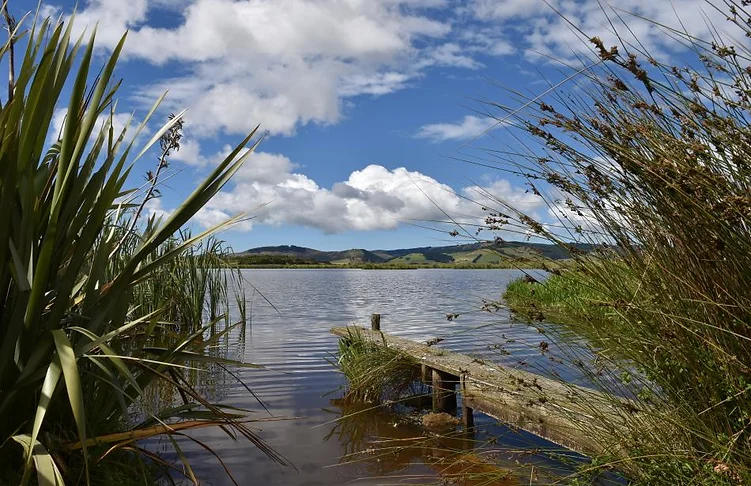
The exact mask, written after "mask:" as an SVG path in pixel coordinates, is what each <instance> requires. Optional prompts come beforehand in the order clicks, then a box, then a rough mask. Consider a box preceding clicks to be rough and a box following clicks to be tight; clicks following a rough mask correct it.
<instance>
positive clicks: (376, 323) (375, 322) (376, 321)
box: [370, 314, 381, 331]
mask: <svg viewBox="0 0 751 486" xmlns="http://www.w3.org/2000/svg"><path fill="white" fill-rule="evenodd" d="M370 329H371V330H373V331H380V330H381V314H372V315H371V316H370Z"/></svg>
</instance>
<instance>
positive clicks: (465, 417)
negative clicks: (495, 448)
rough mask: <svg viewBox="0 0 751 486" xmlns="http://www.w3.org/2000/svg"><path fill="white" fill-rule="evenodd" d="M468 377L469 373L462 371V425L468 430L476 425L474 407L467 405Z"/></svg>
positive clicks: (460, 381)
mask: <svg viewBox="0 0 751 486" xmlns="http://www.w3.org/2000/svg"><path fill="white" fill-rule="evenodd" d="M466 379H467V374H466V373H462V375H461V376H460V377H459V390H461V392H462V425H463V426H464V429H465V430H468V429H471V428H472V427H474V426H475V415H474V410H472V407H470V406H469V405H467V402H468V398H467V386H466V383H465V380H466Z"/></svg>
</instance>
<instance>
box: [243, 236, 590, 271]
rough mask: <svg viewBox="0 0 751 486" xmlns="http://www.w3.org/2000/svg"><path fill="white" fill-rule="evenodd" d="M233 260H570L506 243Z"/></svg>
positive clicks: (534, 246)
mask: <svg viewBox="0 0 751 486" xmlns="http://www.w3.org/2000/svg"><path fill="white" fill-rule="evenodd" d="M575 247H576V248H577V249H578V250H579V251H583V252H589V251H591V250H592V249H594V246H593V245H585V244H579V245H575ZM235 257H238V258H240V259H243V258H246V259H247V260H249V261H253V262H261V263H262V262H264V261H265V260H268V261H269V263H274V262H276V261H284V260H288V261H294V262H295V263H306V262H307V263H323V264H332V265H347V264H362V263H392V264H400V265H404V264H410V265H411V264H416V265H420V264H422V265H425V264H432V263H442V264H447V263H457V264H488V265H493V264H499V263H502V262H504V261H524V260H539V259H549V260H561V259H566V258H570V255H569V254H568V253H567V252H566V250H564V249H562V248H560V247H558V246H556V245H551V244H544V243H525V242H519V241H508V242H501V243H492V242H480V243H468V244H461V245H452V246H438V247H435V246H426V247H419V248H403V249H397V250H373V251H370V250H364V249H361V248H358V249H351V250H343V251H321V250H316V249H313V248H305V247H301V246H294V245H281V246H262V247H258V248H251V249H248V250H245V251H243V252H240V253H236V254H235Z"/></svg>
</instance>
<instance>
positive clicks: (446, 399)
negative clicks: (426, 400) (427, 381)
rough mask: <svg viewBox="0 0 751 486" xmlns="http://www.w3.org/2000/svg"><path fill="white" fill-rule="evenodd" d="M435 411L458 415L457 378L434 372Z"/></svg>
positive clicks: (437, 371) (448, 374) (438, 371)
mask: <svg viewBox="0 0 751 486" xmlns="http://www.w3.org/2000/svg"><path fill="white" fill-rule="evenodd" d="M432 381H433V411H434V412H446V413H450V414H454V413H456V376H454V375H452V374H450V373H446V372H444V371H440V370H436V369H434V370H433V377H432Z"/></svg>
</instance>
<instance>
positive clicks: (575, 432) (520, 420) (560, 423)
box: [331, 327, 633, 454]
mask: <svg viewBox="0 0 751 486" xmlns="http://www.w3.org/2000/svg"><path fill="white" fill-rule="evenodd" d="M350 332H352V330H351V329H348V328H346V327H337V328H333V329H332V330H331V333H332V334H335V335H337V336H347V335H349V333H350ZM357 332H359V333H360V335H361V336H363V337H365V338H366V339H372V340H373V341H375V342H378V343H384V342H385V343H386V345H387V346H389V347H392V348H394V349H398V350H400V351H402V352H404V353H406V354H409V355H410V356H412V357H414V358H415V359H416V360H417V361H418V362H419V363H420V364H421V365H422V366H423V367H427V368H430V369H433V370H437V371H438V372H440V375H442V376H445V375H446V374H448V375H453V376H455V377H461V378H462V386H461V391H462V392H463V396H462V400H463V404H464V406H465V407H468V408H471V409H473V410H475V411H480V412H483V413H486V414H488V415H490V416H492V417H494V418H496V419H498V420H500V421H502V422H504V423H506V424H508V425H511V426H514V427H518V428H520V429H522V430H526V431H528V432H531V433H533V434H535V435H538V436H540V437H543V438H545V439H547V440H550V441H552V442H554V443H556V444H559V445H562V446H564V447H566V448H569V449H572V450H575V451H579V452H583V453H585V454H587V453H590V454H591V453H600V452H603V451H602V446H601V445H599V444H598V443H597V442H596V441H595V440H594V437H597V436H602V435H601V434H603V433H606V432H605V431H604V430H598V431H596V433H594V432H595V429H601V428H602V427H603V425H602V424H604V423H609V424H613V423H623V422H624V419H623V417H624V416H625V415H626V414H628V413H633V412H628V410H632V409H633V405H632V404H631V403H629V402H628V401H626V400H623V399H617V398H614V397H612V396H608V395H605V394H603V393H600V392H597V391H595V390H591V389H588V388H584V387H580V386H577V385H572V384H566V383H563V382H561V381H556V380H552V379H549V378H545V377H543V376H540V375H536V374H534V373H530V372H528V371H525V370H518V369H513V368H510V367H504V366H501V365H499V364H496V363H488V362H485V361H482V360H477V359H475V358H473V357H471V356H468V355H464V354H460V353H456V352H453V351H450V350H447V349H443V348H440V347H437V346H429V345H427V344H424V343H418V342H415V341H412V340H409V339H405V338H401V337H398V336H392V335H389V334H385V333H383V332H380V331H371V330H368V329H364V328H357ZM424 374H426V375H429V373H424ZM436 376H437V375H436V374H433V376H432V379H433V381H434V384H435V380H436ZM606 416H607V417H608V420H607V421H606V420H602V418H603V417H606Z"/></svg>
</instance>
